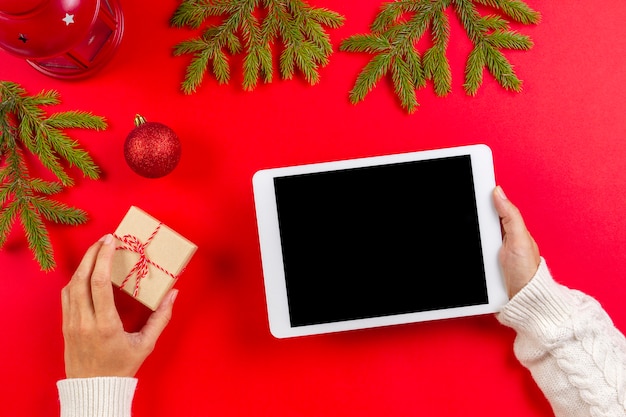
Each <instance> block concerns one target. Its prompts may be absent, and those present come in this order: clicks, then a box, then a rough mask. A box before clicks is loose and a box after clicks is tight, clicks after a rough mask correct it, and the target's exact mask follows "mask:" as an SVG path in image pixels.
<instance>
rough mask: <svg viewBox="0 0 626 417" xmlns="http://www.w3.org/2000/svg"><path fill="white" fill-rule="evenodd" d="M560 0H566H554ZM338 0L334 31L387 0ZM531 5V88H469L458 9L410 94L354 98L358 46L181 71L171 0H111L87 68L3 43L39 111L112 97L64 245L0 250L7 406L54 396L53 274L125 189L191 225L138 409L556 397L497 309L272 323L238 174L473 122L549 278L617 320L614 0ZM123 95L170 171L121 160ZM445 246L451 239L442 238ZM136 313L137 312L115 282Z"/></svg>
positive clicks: (496, 411) (528, 404) (118, 212)
mask: <svg viewBox="0 0 626 417" xmlns="http://www.w3.org/2000/svg"><path fill="white" fill-rule="evenodd" d="M557 3H558V5H557ZM311 4H312V5H313V6H320V7H322V6H323V7H327V8H330V9H332V10H335V11H337V12H339V13H341V14H343V15H344V16H345V17H346V22H345V24H344V25H343V26H342V27H341V28H339V29H335V30H330V31H329V33H330V36H331V39H332V42H333V45H334V46H335V49H337V48H338V45H339V43H340V41H341V40H342V39H344V38H346V37H348V36H350V35H353V34H356V33H360V32H364V31H366V30H367V28H368V26H369V24H370V23H371V21H372V20H373V18H374V17H375V15H376V13H377V11H378V10H379V7H380V1H379V0H362V1H359V2H344V1H338V0H311ZM528 4H529V5H530V6H531V7H533V8H535V9H536V10H538V11H540V12H541V14H542V22H541V23H540V24H539V25H537V26H515V27H516V29H518V30H519V31H521V32H522V33H524V34H527V35H530V36H531V37H532V39H533V40H534V42H535V46H534V48H533V49H531V50H530V51H526V52H515V51H507V52H505V55H506V56H507V57H508V58H509V59H510V60H511V62H512V63H513V64H514V65H515V69H516V71H517V74H518V75H519V77H520V78H521V79H522V80H523V81H524V90H523V92H521V93H519V94H517V93H511V92H507V91H505V90H503V89H502V88H501V87H500V86H499V85H497V83H496V82H495V81H494V80H493V79H492V77H491V76H490V75H485V82H484V85H483V86H482V87H481V88H480V89H479V91H478V94H477V96H476V97H473V98H472V97H468V96H466V95H465V93H464V91H463V88H462V83H463V68H464V62H465V59H466V57H467V54H468V52H469V50H470V49H469V48H470V44H469V42H468V40H467V39H466V36H465V34H464V32H463V30H462V28H461V27H460V24H459V22H458V21H457V20H456V18H453V19H452V34H451V42H450V47H449V50H448V57H449V58H450V61H451V66H452V72H453V91H452V93H451V94H450V95H449V96H447V97H445V98H440V97H436V96H435V95H434V93H433V90H432V85H429V86H428V87H427V88H426V89H422V90H419V92H418V101H419V102H420V104H421V106H420V108H419V109H418V110H417V112H416V113H415V114H413V115H407V114H406V113H404V112H403V110H402V109H401V108H400V106H399V103H398V102H397V100H396V98H395V96H394V95H393V92H392V87H391V85H390V82H388V81H384V82H381V83H380V84H379V86H378V87H377V88H376V89H375V90H374V91H373V92H372V93H370V94H369V95H368V96H367V98H366V100H365V101H364V102H362V103H360V104H358V105H356V106H354V105H351V104H350V103H349V101H348V92H349V90H350V89H351V88H352V85H353V83H354V81H355V78H356V76H357V74H358V72H359V71H360V70H361V68H362V67H363V65H364V64H365V63H366V62H367V60H368V56H366V55H360V54H350V53H344V52H338V51H336V52H335V53H334V54H333V55H332V57H331V60H330V64H329V65H328V66H326V67H325V68H323V69H322V70H321V81H320V83H319V84H318V85H315V86H309V85H308V84H306V82H304V81H303V79H302V78H301V77H300V78H297V79H295V80H291V81H283V80H280V79H278V78H277V77H275V79H274V82H272V83H271V84H261V85H259V86H258V87H257V88H256V90H254V91H253V92H245V91H243V90H242V88H241V61H240V60H237V59H236V60H234V62H233V67H232V74H233V77H232V80H231V83H230V84H229V85H218V84H217V83H216V82H215V81H214V80H212V79H210V78H206V79H205V81H204V82H203V84H202V86H201V87H200V89H199V91H198V92H197V93H196V94H194V95H189V96H186V95H184V94H182V93H181V92H180V90H179V85H180V82H181V81H182V78H183V74H184V71H185V67H186V65H187V63H188V62H189V57H173V56H172V47H173V46H174V45H175V44H177V43H178V42H179V41H182V40H184V39H187V38H189V37H191V35H192V34H193V32H191V31H187V30H182V29H174V28H170V27H169V25H168V20H169V18H170V16H171V15H172V14H173V12H174V10H175V9H176V7H177V6H178V2H177V1H173V0H170V1H161V2H151V1H145V0H137V1H132V2H131V1H124V2H123V3H122V5H123V8H124V13H125V17H126V31H125V36H124V39H123V42H122V44H121V47H120V49H119V51H118V53H117V55H116V56H115V58H114V59H113V60H112V61H111V62H110V63H109V65H107V67H105V68H104V70H103V71H101V72H99V73H98V74H96V75H95V76H93V77H91V78H89V79H86V80H83V81H79V82H67V81H57V80H54V79H52V78H48V77H46V76H44V75H41V74H39V73H37V72H36V71H34V70H33V69H32V68H31V67H29V66H28V65H27V63H26V62H24V61H23V60H20V59H17V58H14V57H11V56H9V55H7V54H6V53H4V52H1V51H0V60H1V63H0V79H2V80H10V81H15V82H18V83H20V84H22V85H23V86H24V87H25V88H26V89H27V90H28V91H29V92H30V93H36V92H38V91H40V90H42V89H56V90H58V91H59V92H60V93H61V98H62V101H63V103H62V104H61V105H59V106H56V107H55V108H53V109H50V111H60V110H85V111H91V112H93V113H95V114H98V115H102V116H104V117H106V119H107V120H108V123H109V128H108V129H107V130H106V131H104V132H92V131H75V132H71V135H72V137H73V138H75V139H76V140H78V141H79V143H80V144H81V146H82V147H84V148H85V149H87V150H88V151H89V152H90V153H91V155H92V156H93V157H94V159H95V160H96V162H97V163H98V164H99V165H100V167H101V168H102V170H103V177H102V179H101V180H98V181H94V180H87V179H82V178H80V173H79V172H76V171H72V175H73V176H74V177H76V178H78V181H77V185H76V186H75V187H73V188H71V189H68V190H67V191H65V192H64V193H63V194H62V195H61V196H60V197H59V199H61V200H62V201H64V202H67V203H69V204H72V205H75V206H78V207H81V208H83V209H85V210H86V211H87V212H88V213H89V215H90V221H89V222H88V223H87V224H85V225H82V226H78V227H66V226H50V233H51V239H52V243H53V246H54V248H55V256H56V260H57V262H58V266H57V268H56V270H55V271H54V272H50V273H43V272H40V270H39V267H38V265H37V264H36V263H35V262H34V261H33V260H32V255H31V253H30V252H29V250H28V249H27V246H26V241H25V238H24V237H23V231H22V230H21V227H19V226H18V227H15V228H14V229H13V232H12V233H11V235H10V238H9V240H8V242H7V243H6V245H5V246H4V247H3V248H2V250H1V251H0V266H1V269H0V271H1V272H0V278H1V282H0V284H1V285H2V293H1V294H2V302H0V329H1V331H2V342H0V357H1V358H2V359H1V360H0V375H1V376H2V382H1V384H2V390H0V400H1V401H0V404H2V405H1V407H2V409H1V410H2V411H1V412H0V414H2V415H6V416H17V415H19V416H43V415H55V414H56V413H58V400H57V392H56V387H55V385H54V384H55V382H56V381H57V380H58V379H61V378H63V377H64V371H63V340H62V336H61V313H60V291H61V288H62V287H63V286H64V285H65V284H66V282H67V281H68V280H69V278H70V276H71V274H72V272H73V271H74V269H75V267H76V266H77V264H78V262H79V260H80V258H81V257H82V255H83V253H84V251H85V250H86V249H87V247H88V246H89V245H90V244H91V243H92V242H94V241H95V240H97V239H98V238H100V237H101V236H102V235H103V234H105V233H107V232H111V231H113V230H114V229H115V227H116V226H117V224H118V223H119V221H120V220H121V218H122V216H123V215H124V213H125V212H126V211H127V210H128V207H129V206H130V205H137V206H139V207H141V208H143V209H144V210H146V211H148V212H149V213H151V214H153V215H154V216H156V217H158V218H159V219H161V220H162V221H164V222H165V223H166V224H168V225H170V226H171V227H173V228H175V229H176V230H178V231H179V232H180V233H182V234H183V235H185V236H187V237H188V238H189V239H191V240H192V241H194V242H195V243H197V244H198V246H199V250H198V252H197V254H196V256H195V257H194V259H193V260H192V262H191V263H190V265H189V267H188V269H187V271H186V272H185V274H184V275H183V277H182V278H181V279H180V280H179V282H178V284H177V287H178V288H179V289H180V295H179V298H178V300H177V304H176V306H175V309H174V317H173V320H172V322H171V323H170V326H169V327H168V328H167V329H166V330H165V332H164V334H163V335H162V337H161V339H160V341H159V343H158V345H157V348H156V350H155V352H154V353H153V354H152V355H151V356H150V357H149V358H148V360H147V361H146V362H145V364H144V366H143V367H142V369H141V370H140V372H139V374H138V377H139V379H140V384H139V388H138V391H137V393H136V398H135V403H134V413H135V415H136V416H151V417H160V416H174V415H180V416H187V417H204V416H211V415H220V416H319V415H324V416H346V415H358V416H362V417H365V416H385V415H388V416H416V415H429V416H456V415H461V414H463V415H476V416H483V417H488V416H498V417H499V416H501V415H502V413H503V412H504V413H505V414H506V415H508V416H525V417H531V416H550V415H551V411H550V407H549V405H548V404H547V402H546V401H545V399H543V396H542V394H541V392H540V391H539V390H538V389H537V388H536V387H535V385H534V382H533V381H532V379H531V377H530V375H529V373H528V372H527V371H526V370H524V369H523V368H522V367H521V366H520V365H519V364H518V363H517V361H516V360H515V358H514V356H513V353H512V343H513V339H514V333H513V332H512V331H511V330H510V329H507V328H504V327H502V326H500V325H499V323H498V322H497V321H496V319H495V318H494V317H493V316H482V317H474V318H465V319H455V320H447V321H441V322H433V323H421V324H413V325H403V326H396V327H388V328H379V329H371V330H363V331H354V332H347V333H341V334H331V335H323V336H315V337H306V338H297V339H289V340H276V339H274V338H273V337H272V336H271V335H270V333H269V330H268V324H267V318H266V309H265V300H264V291H263V283H262V274H261V265H260V256H259V249H258V240H257V235H256V224H255V215H254V204H253V196H252V187H251V177H252V175H253V173H254V172H255V171H257V170H258V169H261V168H268V167H276V166H282V165H293V164H300V163H310V162H319V161H329V160H337V159H344V158H355V157H365V156H373V155H382V154H389V153H395V152H407V151H417V150H423V149H431V148H438V147H448V146H456V145H466V144H473V143H480V142H482V143H486V144H488V145H489V146H490V147H491V148H492V150H493V153H494V158H495V163H496V177H497V180H498V182H499V183H500V184H501V185H503V186H504V188H505V190H506V192H507V194H508V195H509V197H510V198H511V199H512V200H513V201H514V202H516V203H517V204H518V206H519V207H520V209H521V210H522V213H523V214H524V216H525V219H526V222H527V224H528V226H529V228H530V229H531V231H532V232H533V234H534V236H535V238H536V240H537V241H538V243H539V245H540V248H541V252H542V255H544V257H545V258H547V260H548V263H549V266H550V267H551V269H552V271H553V273H554V275H555V277H556V278H557V279H558V280H559V281H561V282H563V283H565V284H567V285H569V286H572V287H576V288H579V289H581V290H583V291H585V292H587V293H589V294H591V295H593V296H595V297H596V298H598V299H599V300H600V301H601V302H602V304H603V305H604V307H605V308H606V310H607V311H608V312H609V314H610V315H611V316H612V317H613V319H614V321H615V323H616V325H617V327H618V328H620V329H624V328H626V310H624V309H623V301H622V300H623V299H625V298H626V284H624V282H623V279H624V277H626V251H625V250H624V249H625V248H626V234H625V233H623V231H624V230H626V216H624V213H626V199H625V198H623V194H624V191H625V190H626V143H625V142H624V140H625V138H626V117H625V116H626V70H625V68H626V67H625V65H626V25H625V24H624V22H626V6H624V4H623V2H621V1H608V2H604V3H603V4H602V5H601V6H598V7H590V6H589V3H587V2H579V1H574V2H550V1H543V0H529V1H528ZM135 113H141V114H143V115H144V116H145V117H146V118H147V119H149V120H152V121H160V122H162V123H165V124H168V125H169V126H171V127H172V128H173V129H174V130H175V131H176V132H177V133H178V135H179V136H180V138H181V141H182V146H183V154H182V159H181V162H180V165H179V166H178V168H177V169H176V170H175V171H174V172H173V173H172V174H170V175H168V176H166V177H164V178H162V179H157V180H148V179H144V178H141V177H139V176H138V175H136V174H134V173H133V172H132V171H131V170H130V169H129V168H128V166H127V165H126V163H125V161H124V157H123V153H122V144H123V141H124V138H125V137H126V135H127V134H128V132H129V131H130V130H131V128H132V123H133V117H134V115H135ZM451 256H453V254H451ZM119 298H120V299H119V302H120V308H121V309H122V310H123V314H124V315H125V317H126V318H127V320H128V321H129V322H130V321H135V322H140V321H141V320H142V319H143V316H144V314H143V313H144V312H143V311H142V309H141V308H138V307H137V305H136V303H134V302H132V300H128V299H125V298H124V297H121V296H120V297H119Z"/></svg>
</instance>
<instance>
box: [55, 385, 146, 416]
mask: <svg viewBox="0 0 626 417" xmlns="http://www.w3.org/2000/svg"><path fill="white" fill-rule="evenodd" d="M136 387H137V379H135V378H118V377H98V378H72V379H63V380H61V381H58V382H57V389H58V391H59V402H60V404H61V417H130V414H131V406H132V402H133V396H134V394H135V388H136Z"/></svg>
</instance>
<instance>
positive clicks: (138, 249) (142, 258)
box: [113, 223, 176, 297]
mask: <svg viewBox="0 0 626 417" xmlns="http://www.w3.org/2000/svg"><path fill="white" fill-rule="evenodd" d="M162 225H163V223H159V225H158V226H157V228H156V229H155V230H154V232H152V234H151V235H150V237H149V238H148V240H146V242H145V243H142V242H141V240H139V238H137V237H136V236H133V235H124V236H122V237H120V236H117V235H116V234H114V235H113V236H115V238H116V239H117V240H119V241H120V242H122V246H118V247H116V248H115V249H116V250H127V251H130V252H133V253H136V254H138V255H139V260H138V261H137V263H136V264H135V265H134V266H133V267H132V268H131V270H130V272H129V273H128V275H126V277H125V278H124V280H123V281H122V284H121V285H120V289H122V288H124V286H125V285H126V284H127V283H128V281H129V280H130V279H131V278H132V277H133V275H135V276H136V281H135V289H134V291H133V297H137V295H138V294H139V285H140V283H141V280H142V279H144V278H145V277H147V276H148V265H152V266H154V267H155V268H157V269H158V270H159V271H161V272H163V273H165V274H167V275H168V276H170V277H172V278H173V279H176V276H175V275H174V274H172V273H171V272H169V271H168V270H166V269H165V268H163V267H162V266H161V265H159V264H157V263H156V262H154V261H152V260H151V259H149V258H148V257H147V256H146V247H148V245H149V244H150V242H152V240H153V239H154V237H155V236H156V235H157V233H159V230H160V229H161V226H162Z"/></svg>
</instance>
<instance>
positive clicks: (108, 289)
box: [91, 235, 117, 317]
mask: <svg viewBox="0 0 626 417" xmlns="http://www.w3.org/2000/svg"><path fill="white" fill-rule="evenodd" d="M114 253H115V244H114V241H113V236H112V235H106V236H105V237H104V238H103V241H102V245H101V246H100V250H99V251H98V255H97V258H96V264H95V266H94V269H93V272H92V273H91V296H92V299H93V306H94V310H95V312H96V317H99V316H100V317H111V316H117V310H116V309H115V301H114V299H113V286H112V284H111V264H112V262H113V254H114Z"/></svg>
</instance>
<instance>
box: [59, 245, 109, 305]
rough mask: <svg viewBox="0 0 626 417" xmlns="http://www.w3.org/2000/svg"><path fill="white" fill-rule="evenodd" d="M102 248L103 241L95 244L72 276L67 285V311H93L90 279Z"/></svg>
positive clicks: (88, 250)
mask: <svg viewBox="0 0 626 417" xmlns="http://www.w3.org/2000/svg"><path fill="white" fill-rule="evenodd" d="M100 246H102V239H101V240H99V241H98V242H96V243H94V244H93V245H91V246H90V247H89V249H87V252H85V255H84V256H83V259H82V260H81V261H80V264H79V265H78V268H76V271H75V272H74V275H72V279H71V280H70V282H69V283H68V284H67V287H66V291H67V300H66V303H67V309H66V311H68V312H69V309H72V308H76V309H77V310H78V311H87V310H92V309H93V303H92V300H91V289H90V279H91V273H92V272H93V268H94V265H95V263H96V258H97V256H98V252H99V250H100Z"/></svg>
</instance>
